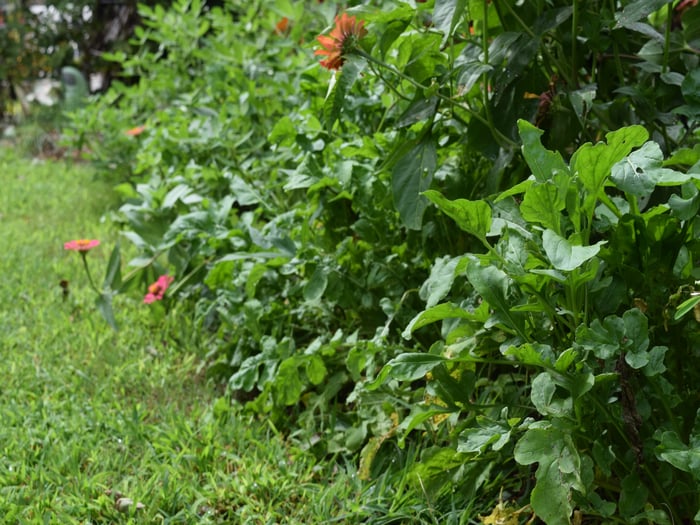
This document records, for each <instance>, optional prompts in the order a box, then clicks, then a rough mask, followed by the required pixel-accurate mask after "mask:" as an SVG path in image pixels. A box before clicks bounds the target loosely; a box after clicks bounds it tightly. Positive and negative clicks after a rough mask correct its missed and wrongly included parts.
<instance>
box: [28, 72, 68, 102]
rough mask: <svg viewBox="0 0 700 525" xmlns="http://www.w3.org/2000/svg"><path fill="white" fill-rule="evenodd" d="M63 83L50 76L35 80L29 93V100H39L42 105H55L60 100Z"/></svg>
mask: <svg viewBox="0 0 700 525" xmlns="http://www.w3.org/2000/svg"><path fill="white" fill-rule="evenodd" d="M60 89H61V83H60V82H59V81H57V80H52V79H50V78H42V79H39V80H37V81H36V82H34V84H33V85H32V89H31V91H30V92H29V93H27V102H38V103H39V104H41V105H42V106H53V105H54V104H57V103H58V101H59V100H60V98H61V97H60V94H59V91H60Z"/></svg>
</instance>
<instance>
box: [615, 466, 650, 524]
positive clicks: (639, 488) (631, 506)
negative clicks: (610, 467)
mask: <svg viewBox="0 0 700 525" xmlns="http://www.w3.org/2000/svg"><path fill="white" fill-rule="evenodd" d="M621 488H622V490H621V491H620V504H619V509H620V515H621V516H623V517H631V516H634V515H635V514H637V513H638V512H639V511H641V510H642V509H643V508H644V504H645V503H646V502H647V496H648V495H649V490H648V489H647V488H646V487H645V486H644V483H642V480H641V479H639V476H638V475H637V474H636V473H632V474H629V475H627V476H625V478H624V479H623V480H622V483H621Z"/></svg>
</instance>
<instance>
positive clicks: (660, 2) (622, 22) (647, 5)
mask: <svg viewBox="0 0 700 525" xmlns="http://www.w3.org/2000/svg"><path fill="white" fill-rule="evenodd" d="M671 1H672V0H636V1H634V2H631V3H629V4H627V5H626V6H625V8H624V9H623V10H622V11H621V12H618V13H615V20H616V21H617V27H628V26H629V25H630V24H631V23H633V22H637V21H639V20H642V19H644V18H646V17H648V16H649V15H650V14H652V13H653V12H654V11H658V10H659V9H661V8H662V7H663V6H665V5H666V4H669V3H671Z"/></svg>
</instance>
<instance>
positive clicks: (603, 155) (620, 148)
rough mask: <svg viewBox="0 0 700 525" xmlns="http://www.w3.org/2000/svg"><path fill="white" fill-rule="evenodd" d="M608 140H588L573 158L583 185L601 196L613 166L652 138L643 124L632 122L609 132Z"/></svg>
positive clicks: (576, 171) (575, 168) (575, 171)
mask: <svg viewBox="0 0 700 525" xmlns="http://www.w3.org/2000/svg"><path fill="white" fill-rule="evenodd" d="M605 138H606V140H607V144H606V143H604V142H599V143H597V144H596V145H595V146H594V145H592V144H590V143H586V144H584V145H583V146H581V147H580V148H579V149H578V151H576V153H574V156H573V157H572V158H571V167H572V170H573V172H574V173H575V174H576V175H577V176H578V177H579V179H581V182H582V183H583V186H584V187H585V188H586V189H587V190H588V191H589V192H591V193H592V194H593V197H594V198H595V197H597V195H598V192H599V191H600V189H601V188H602V187H603V184H604V183H605V180H606V179H607V178H608V177H609V176H610V171H611V170H612V167H613V166H614V165H615V164H616V163H617V162H619V161H621V160H622V159H624V158H625V157H626V156H627V155H629V153H630V152H631V151H632V150H633V149H634V148H636V147H639V146H641V145H642V144H644V142H645V141H646V140H647V139H648V138H649V133H648V132H647V130H646V129H644V128H643V127H642V126H628V127H626V128H621V129H618V130H616V131H611V132H610V133H608V134H607V135H605Z"/></svg>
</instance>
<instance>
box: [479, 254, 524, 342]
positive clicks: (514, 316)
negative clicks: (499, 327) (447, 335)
mask: <svg viewBox="0 0 700 525" xmlns="http://www.w3.org/2000/svg"><path fill="white" fill-rule="evenodd" d="M466 273H467V279H469V282H470V283H471V284H472V286H473V287H474V289H475V290H476V291H477V292H479V295H481V297H483V298H484V300H485V301H486V302H487V303H488V304H489V305H491V308H493V309H494V310H495V311H496V312H497V313H498V314H499V315H500V317H501V318H502V319H503V320H504V321H505V322H506V324H508V325H509V326H510V327H511V328H513V329H514V330H515V331H516V332H517V333H518V335H520V336H521V337H522V338H523V339H527V337H526V336H525V321H524V317H523V314H522V313H519V312H513V311H512V310H511V301H510V299H509V295H508V292H509V288H510V278H509V277H508V275H506V273H505V272H503V271H502V270H500V269H499V268H496V267H495V266H482V264H481V262H480V261H479V260H478V259H476V258H472V259H469V261H468V264H467V269H466Z"/></svg>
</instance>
